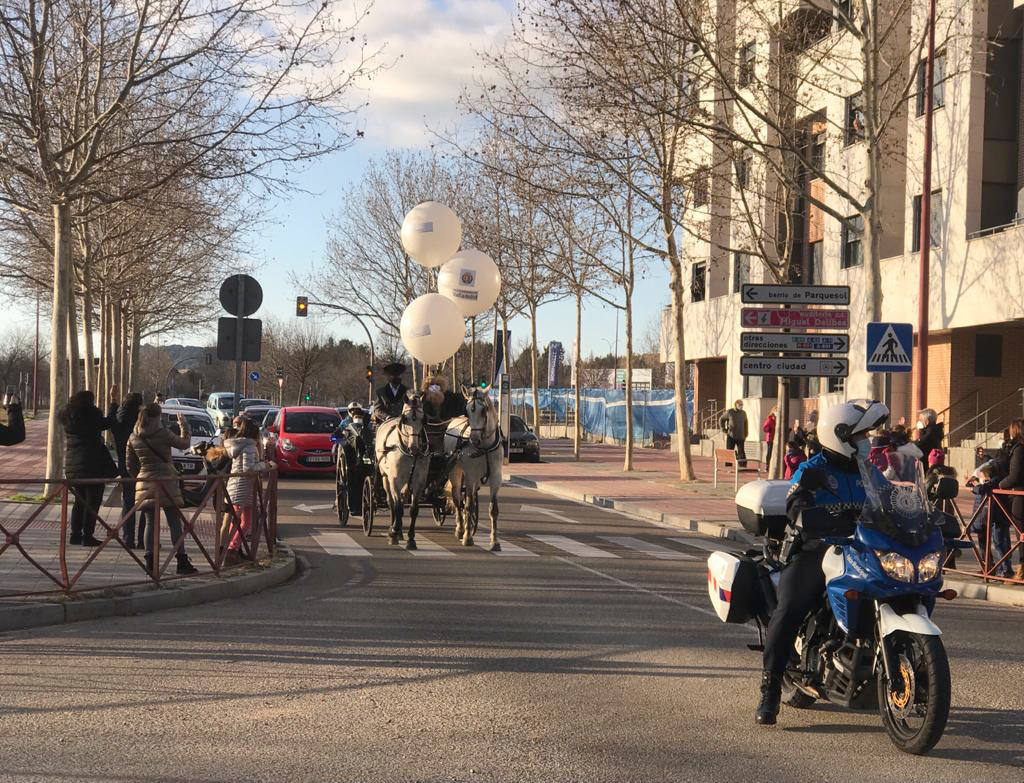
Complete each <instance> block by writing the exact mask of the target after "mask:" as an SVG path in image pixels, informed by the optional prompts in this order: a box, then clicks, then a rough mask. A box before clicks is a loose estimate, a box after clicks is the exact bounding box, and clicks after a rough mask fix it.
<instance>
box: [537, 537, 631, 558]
mask: <svg viewBox="0 0 1024 783" xmlns="http://www.w3.org/2000/svg"><path fill="white" fill-rule="evenodd" d="M529 536H530V538H533V539H536V540H537V541H540V542H541V543H542V544H548V545H550V546H553V547H556V548H558V549H561V550H562V551H563V552H568V553H569V554H570V555H575V556H576V557H607V558H615V559H618V557H619V556H618V555H613V554H612V553H611V552H605V551H604V550H603V549H598V548H597V547H596V546H590V544H584V543H582V542H580V541H574V540H573V539H571V538H568V537H567V536H545V535H534V534H533V533H530V534H529Z"/></svg>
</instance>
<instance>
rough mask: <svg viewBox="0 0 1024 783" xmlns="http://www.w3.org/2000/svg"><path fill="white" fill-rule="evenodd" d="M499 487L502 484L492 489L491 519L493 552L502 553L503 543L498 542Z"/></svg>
mask: <svg viewBox="0 0 1024 783" xmlns="http://www.w3.org/2000/svg"><path fill="white" fill-rule="evenodd" d="M498 486H500V484H495V486H493V487H491V507H490V517H491V551H492V552H500V551H501V543H500V542H499V541H498Z"/></svg>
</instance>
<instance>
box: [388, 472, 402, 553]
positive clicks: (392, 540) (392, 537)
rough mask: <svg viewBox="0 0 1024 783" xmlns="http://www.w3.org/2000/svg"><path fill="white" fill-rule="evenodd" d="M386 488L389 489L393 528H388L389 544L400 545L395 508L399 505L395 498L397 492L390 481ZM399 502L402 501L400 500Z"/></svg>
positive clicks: (389, 508)
mask: <svg viewBox="0 0 1024 783" xmlns="http://www.w3.org/2000/svg"><path fill="white" fill-rule="evenodd" d="M385 488H386V489H387V493H388V511H389V512H390V513H391V526H390V527H389V528H388V543H389V544H392V545H394V544H397V543H398V534H397V532H396V530H395V506H396V505H397V503H396V497H395V490H394V488H393V487H392V483H391V480H390V479H388V481H387V482H386V484H385ZM398 500H399V501H400V499H398ZM398 508H401V506H400V505H398Z"/></svg>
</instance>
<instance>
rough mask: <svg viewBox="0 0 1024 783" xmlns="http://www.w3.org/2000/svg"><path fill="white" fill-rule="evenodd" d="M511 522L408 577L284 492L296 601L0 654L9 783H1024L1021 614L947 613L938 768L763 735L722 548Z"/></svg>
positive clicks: (441, 536)
mask: <svg viewBox="0 0 1024 783" xmlns="http://www.w3.org/2000/svg"><path fill="white" fill-rule="evenodd" d="M501 497H502V516H501V523H502V528H501V532H502V533H503V542H504V544H505V546H504V552H503V554H502V555H500V556H499V555H494V554H491V553H489V552H487V551H486V544H487V533H486V529H485V528H486V522H484V521H482V522H481V528H480V532H479V534H478V537H477V544H478V546H476V547H473V548H463V547H461V546H459V545H458V544H457V542H456V541H455V539H454V537H453V536H452V532H451V522H450V520H449V522H448V524H447V525H446V527H445V528H443V529H438V528H437V527H436V526H435V525H434V523H433V521H432V520H431V519H430V516H429V513H427V514H425V515H423V517H421V520H420V522H421V525H420V530H419V533H420V536H419V538H420V547H421V548H420V550H419V551H418V553H416V554H413V553H410V552H407V551H406V550H404V549H401V548H396V547H388V546H387V544H386V542H385V540H384V539H383V538H382V537H381V536H380V535H379V534H378V535H375V536H374V537H373V538H371V539H369V540H367V539H365V538H364V537H363V535H362V532H361V530H360V529H359V528H358V527H355V526H352V525H350V527H349V528H348V529H347V530H345V531H341V530H340V529H339V528H338V527H337V525H336V524H335V523H334V521H333V517H332V512H331V511H330V509H319V510H316V511H313V512H304V511H301V510H297V509H295V506H297V505H305V506H316V505H324V504H328V503H330V500H331V494H330V485H329V483H328V482H322V481H314V480H297V479H290V480H286V481H283V482H282V492H281V513H282V514H283V515H284V516H283V517H282V518H283V520H284V521H283V523H282V530H283V536H284V538H285V539H286V540H287V541H288V542H289V543H290V544H292V546H294V547H295V549H296V550H297V551H298V552H299V553H301V554H302V555H303V556H304V557H305V559H306V561H307V562H308V566H309V568H308V570H306V571H305V572H304V573H303V574H302V575H301V576H300V577H299V578H298V579H296V580H295V581H294V582H292V583H290V584H287V585H284V586H281V587H279V588H276V589H273V590H270V591H267V592H264V593H262V594H259V595H256V596H250V597H247V598H243V599H238V600H234V601H226V602H222V603H218V604H212V605H207V606H203V607H196V608H191V609H183V610H175V611H168V612H161V613H157V614H152V615H146V616H140V617H135V618H113V619H105V620H101V621H95V622H86V623H78V624H74V625H66V626H59V627H54V628H50V629H39V630H34V631H22V632H12V633H7V634H2V635H0V655H2V661H3V667H2V677H3V680H2V687H0V779H2V780H32V781H50V780H60V781H94V780H124V781H247V780H267V781H275V783H280V782H281V781H320V780H344V781H455V780H457V781H544V783H551V782H555V783H559V782H561V781H586V783H597V782H598V781H645V782H647V781H691V780H692V781H740V780H742V781H760V780H771V781H790V780H792V781H808V780H828V781H849V780H867V781H889V780H892V781H909V780H914V781H989V780H993V781H995V780H998V781H1020V780H1024V662H1022V655H1024V645H1022V641H1021V640H1022V638H1024V635H1022V630H1024V622H1022V621H1024V615H1022V613H1021V612H1020V611H1017V610H1012V609H1004V608H992V607H988V606H987V605H984V604H980V603H974V602H970V601H956V602H953V603H952V604H945V603H943V605H942V606H941V611H940V612H939V613H938V615H937V620H938V622H939V624H940V625H941V626H942V627H943V629H944V631H945V643H946V646H947V649H948V651H949V654H950V657H951V659H952V662H951V668H952V674H953V683H954V704H953V709H952V714H951V718H950V723H949V726H948V728H947V731H946V735H945V737H944V738H943V740H942V742H941V743H940V744H939V746H938V747H937V748H936V749H935V750H934V751H933V753H932V754H931V755H930V756H928V757H925V758H915V757H909V756H905V755H903V754H900V753H898V752H897V751H895V750H894V749H893V748H892V746H891V745H890V744H889V741H888V739H887V738H886V736H885V734H884V732H883V731H882V728H881V725H880V721H879V718H878V717H877V715H874V714H870V713H868V714H860V713H852V712H848V711H842V710H838V709H835V708H832V707H829V706H820V707H817V708H815V709H811V710H805V711H794V710H792V709H786V708H784V711H783V713H782V716H781V722H780V725H779V726H778V727H776V728H774V729H765V728H758V727H756V726H754V724H753V720H752V714H753V708H754V704H755V701H756V693H755V691H756V688H757V676H758V672H759V668H760V667H759V658H758V654H757V653H752V652H750V651H748V650H747V649H746V647H745V645H746V643H748V642H750V641H752V640H753V632H752V631H751V629H748V628H745V627H735V626H726V625H723V624H722V623H720V622H719V621H718V620H717V618H716V617H714V616H712V615H711V612H710V607H709V605H708V601H707V595H706V588H705V570H704V558H705V557H706V554H707V550H708V548H714V547H715V546H717V544H716V543H715V542H712V541H709V540H707V539H703V538H700V537H696V536H687V535H685V534H681V533H679V532H677V531H672V530H667V529H661V528H658V527H654V526H652V525H650V524H648V523H645V522H640V521H635V520H633V519H629V518H627V517H624V516H622V515H620V514H616V513H611V512H606V511H602V510H600V509H596V508H592V507H585V506H581V505H578V504H574V503H571V502H568V501H562V500H558V499H554V498H551V497H549V496H545V495H541V494H539V493H537V492H533V491H530V490H524V489H520V488H515V487H508V486H506V487H504V488H503V489H502V493H501ZM524 506H525V507H524ZM531 507H532V508H531ZM355 521H356V522H358V520H355ZM545 537H547V538H545ZM551 537H556V538H551ZM559 537H560V538H559ZM679 539H683V540H679ZM431 544H434V545H435V546H431ZM512 545H514V546H512Z"/></svg>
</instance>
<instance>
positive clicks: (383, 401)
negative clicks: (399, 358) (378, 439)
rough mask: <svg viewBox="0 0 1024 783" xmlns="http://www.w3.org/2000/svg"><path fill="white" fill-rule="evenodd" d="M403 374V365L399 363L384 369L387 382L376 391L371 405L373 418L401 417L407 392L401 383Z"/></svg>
mask: <svg viewBox="0 0 1024 783" xmlns="http://www.w3.org/2000/svg"><path fill="white" fill-rule="evenodd" d="M404 373H405V365H404V364H402V363H401V362H392V363H391V364H389V365H387V366H386V367H385V368H384V374H385V375H387V376H388V382H387V383H386V384H384V385H383V386H381V387H380V388H379V389H377V400H376V402H374V405H373V409H374V410H373V413H374V417H375V418H378V419H382V420H383V419H390V418H391V417H393V416H401V415H402V406H403V405H404V404H405V394H406V392H407V391H409V389H408V388H407V387H406V385H405V384H404V383H402V375H403V374H404Z"/></svg>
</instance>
